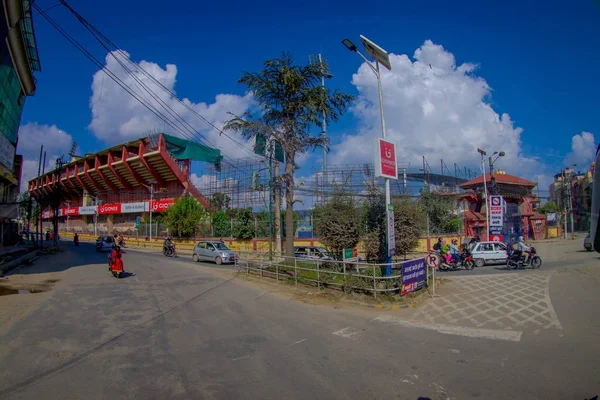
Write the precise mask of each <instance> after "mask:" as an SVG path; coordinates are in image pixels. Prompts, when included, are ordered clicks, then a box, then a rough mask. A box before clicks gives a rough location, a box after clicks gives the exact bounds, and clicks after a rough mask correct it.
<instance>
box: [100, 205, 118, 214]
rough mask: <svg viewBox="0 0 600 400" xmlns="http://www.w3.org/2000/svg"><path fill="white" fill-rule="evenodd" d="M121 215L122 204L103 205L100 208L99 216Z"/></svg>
mask: <svg viewBox="0 0 600 400" xmlns="http://www.w3.org/2000/svg"><path fill="white" fill-rule="evenodd" d="M120 213H121V203H114V204H103V205H101V206H98V214H100V215H103V214H120Z"/></svg>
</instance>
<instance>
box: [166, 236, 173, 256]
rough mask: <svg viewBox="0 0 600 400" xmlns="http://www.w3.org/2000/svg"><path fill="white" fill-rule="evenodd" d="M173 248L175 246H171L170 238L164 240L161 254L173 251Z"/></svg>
mask: <svg viewBox="0 0 600 400" xmlns="http://www.w3.org/2000/svg"><path fill="white" fill-rule="evenodd" d="M174 247H175V245H174V244H173V241H172V240H171V238H170V237H167V238H166V239H165V242H164V243H163V252H164V253H167V252H171V251H173V248H174Z"/></svg>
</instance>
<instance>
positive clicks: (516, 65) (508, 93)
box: [22, 0, 600, 189]
mask: <svg viewBox="0 0 600 400" xmlns="http://www.w3.org/2000/svg"><path fill="white" fill-rule="evenodd" d="M36 3H37V4H38V5H39V6H41V7H42V8H44V9H46V8H48V7H51V6H53V5H54V4H56V2H55V1H54V0H37V1H36ZM69 3H70V4H71V6H72V7H73V8H74V9H76V10H77V11H78V12H79V13H81V14H82V15H83V16H84V17H86V18H87V19H88V20H89V21H90V22H91V23H93V24H94V25H95V26H96V27H97V28H98V29H100V30H101V31H102V32H103V33H104V34H105V35H106V36H108V37H109V38H110V39H112V40H113V41H114V42H115V43H116V44H117V45H118V46H119V47H120V48H121V49H123V50H125V51H127V52H128V53H129V54H130V56H131V59H132V60H134V61H136V62H139V61H141V60H146V61H148V62H151V63H156V64H157V65H158V66H160V67H161V68H162V69H165V68H166V67H165V66H166V64H174V65H176V68H177V74H176V78H175V79H176V83H175V86H174V89H175V90H176V92H177V94H178V95H179V96H180V97H185V98H189V99H190V100H191V101H192V102H193V103H201V102H206V103H208V104H212V103H215V96H217V95H219V94H235V95H238V96H240V98H241V96H243V95H244V87H243V86H242V85H240V84H238V83H237V79H238V78H239V76H240V75H241V72H242V71H246V70H247V71H258V70H260V69H261V67H262V62H263V61H264V60H265V59H269V58H274V57H277V56H278V55H280V54H281V52H282V51H289V52H291V53H292V54H294V56H295V57H296V58H297V60H298V61H299V62H306V61H307V59H308V55H309V54H316V53H319V52H322V53H323V55H324V56H325V57H326V58H327V59H328V60H329V64H330V68H331V69H332V72H333V73H334V75H335V76H334V78H333V79H331V80H329V81H328V86H329V87H333V88H339V89H342V90H345V91H349V92H351V93H353V94H356V95H357V96H358V97H359V99H363V100H364V102H362V103H361V104H362V106H364V107H363V109H362V110H361V109H359V108H360V106H357V109H355V110H353V111H352V112H350V113H348V114H347V115H346V117H345V118H343V120H342V121H341V122H340V123H339V124H337V125H334V126H331V127H330V128H329V132H330V135H331V137H332V143H333V146H334V147H333V148H332V152H336V151H337V154H338V155H337V157H333V154H332V157H333V159H334V160H336V161H340V163H341V162H342V161H347V162H348V163H352V161H353V160H356V157H355V156H356V155H353V154H352V153H348V152H345V150H344V148H343V146H342V142H346V141H347V139H348V137H349V136H352V135H355V134H358V133H360V132H362V133H363V134H364V136H363V137H370V136H369V134H371V133H373V132H376V131H375V128H376V126H377V125H378V123H379V122H378V120H377V118H378V117H373V115H376V114H377V113H375V112H374V111H376V110H378V109H377V107H375V106H377V104H376V103H375V104H373V102H375V101H376V99H375V100H373V98H372V93H373V91H372V90H371V89H372V87H374V86H373V85H374V82H375V81H374V79H372V78H371V77H368V76H367V75H368V74H369V71H368V70H366V69H360V70H359V67H360V66H361V60H360V59H359V58H358V57H357V56H356V55H354V54H352V53H350V52H349V51H348V50H346V49H345V48H344V47H343V46H342V45H341V43H340V41H341V40H342V39H343V38H345V37H348V38H350V39H351V40H353V41H354V42H355V43H357V44H359V43H360V41H359V35H360V34H363V35H365V36H367V37H369V38H370V39H372V40H374V41H375V42H377V43H378V44H380V45H381V46H382V47H383V48H385V49H386V50H387V51H388V52H390V53H395V54H398V55H401V54H406V55H408V57H409V58H410V59H411V60H413V61H414V59H413V55H414V53H415V50H417V49H418V48H420V47H422V46H423V45H424V43H425V41H426V40H431V41H432V42H433V44H434V45H435V46H440V47H431V46H429V47H427V46H426V47H427V48H428V49H429V50H431V51H430V52H429V54H431V52H434V53H435V54H433V55H431V56H430V57H429V56H428V57H425V58H423V59H422V62H425V63H426V64H428V63H431V61H426V60H430V59H434V60H438V59H439V58H437V57H438V55H439V54H444V55H446V56H447V55H448V54H450V55H451V56H453V57H454V60H455V64H456V66H459V65H461V64H463V63H473V64H476V65H477V68H476V69H475V70H473V71H472V72H469V73H466V74H462V73H461V74H460V75H461V76H460V77H457V76H456V75H452V76H450V75H448V74H446V73H445V71H446V70H444V68H446V66H444V65H445V64H444V63H443V62H442V64H440V66H439V68H438V66H437V65H436V64H435V62H434V63H433V64H434V65H433V66H432V68H431V70H432V71H433V72H437V71H441V72H440V75H439V76H438V78H437V81H436V82H437V83H436V84H435V87H436V88H437V89H436V90H438V91H439V92H440V93H444V92H445V89H444V86H443V85H444V83H445V82H446V83H448V84H449V85H455V87H456V80H457V79H467V80H469V82H471V83H475V82H481V80H484V82H485V83H486V85H484V86H487V87H488V90H487V91H486V90H483V92H481V90H480V89H481V87H478V86H477V84H476V85H474V86H473V90H476V91H478V93H477V94H476V95H474V96H475V98H476V100H477V99H478V100H477V101H474V102H473V104H474V106H473V110H475V109H477V108H481V107H480V105H481V104H487V105H489V106H491V108H492V110H493V111H494V112H495V113H497V114H498V115H499V116H501V115H502V114H503V113H508V114H509V115H510V121H511V122H510V124H508V125H510V126H511V127H512V128H514V130H513V129H512V128H511V132H512V133H511V135H512V136H510V137H511V139H510V140H506V139H502V140H500V141H499V142H496V141H494V139H493V136H494V135H495V133H494V132H495V131H494V129H495V128H494V129H491V130H490V129H487V128H485V127H484V128H481V129H483V130H485V134H482V139H481V140H480V141H478V140H475V139H473V131H476V130H477V129H479V128H478V127H480V126H483V125H481V124H480V123H479V122H477V121H478V120H477V118H478V117H477V118H476V117H471V116H470V115H475V114H476V113H475V112H474V113H470V111H469V108H468V107H469V106H468V105H465V107H463V108H461V109H460V112H457V117H456V118H457V119H458V120H459V122H457V124H458V125H457V126H458V128H455V129H454V130H450V131H448V132H447V133H445V136H442V137H439V136H431V141H440V140H441V141H446V140H447V141H448V142H449V143H454V144H452V145H448V146H447V147H444V146H442V147H439V146H438V147H436V148H432V147H431V146H428V145H427V144H426V143H425V144H423V145H420V146H416V145H415V146H414V147H412V148H411V150H410V152H409V151H408V150H407V152H406V154H404V156H405V157H406V158H407V159H408V158H410V159H411V160H413V162H414V160H416V159H417V158H420V157H421V155H423V154H425V155H426V156H427V157H428V160H429V162H430V164H432V165H436V166H437V165H439V158H440V157H441V156H444V158H445V159H448V160H450V162H447V163H448V164H449V165H451V162H459V163H460V164H464V165H469V166H471V167H473V168H476V164H475V163H476V160H477V157H476V155H473V154H472V153H473V148H472V147H473V146H471V145H473V144H475V145H478V146H482V147H483V146H485V145H486V144H487V143H489V144H490V146H496V147H497V146H501V145H502V144H503V143H508V146H509V147H511V148H508V149H505V148H503V149H502V150H504V151H507V152H514V153H515V154H514V158H510V159H509V160H510V162H507V164H508V165H502V168H505V169H507V171H509V172H512V173H519V175H521V176H523V177H525V178H530V179H532V180H539V181H540V182H542V181H543V185H546V184H547V179H548V176H550V175H551V174H552V173H554V172H557V171H558V169H559V168H561V167H562V166H563V165H565V157H567V158H568V161H569V162H571V161H574V160H576V161H574V162H578V163H579V164H583V163H587V162H589V161H591V156H590V152H589V148H590V147H594V145H595V138H592V139H590V137H589V136H587V137H582V140H581V141H580V142H581V143H580V146H575V148H574V149H573V148H572V144H573V143H574V142H573V136H575V135H581V134H582V132H590V133H591V134H596V136H597V135H598V134H599V133H600V132H599V131H600V129H599V128H600V116H599V115H600V113H598V111H597V110H598V93H600V79H598V77H597V71H598V65H599V62H600V24H598V20H599V17H600V4H597V3H594V2H592V1H585V0H579V1H573V2H570V4H567V2H564V1H548V2H544V3H540V2H518V1H508V2H502V3H498V2H485V1H465V2H461V3H460V5H458V4H451V3H450V2H437V1H429V2H420V3H417V2H379V3H378V5H377V6H376V7H374V8H372V9H367V8H366V6H365V4H368V3H364V2H361V3H359V2H355V3H352V2H312V1H309V2H301V3H293V4H283V3H281V2H271V1H264V2H252V3H242V2H237V1H233V2H222V3H221V2H197V1H179V2H177V3H176V4H175V3H170V4H173V6H170V4H169V3H165V2H158V1H141V0H130V1H126V2H124V1H115V0H104V1H102V2H90V1H87V0H71V1H70V2H69ZM282 4H283V5H282ZM48 13H49V15H50V16H51V17H53V18H54V19H55V20H56V21H57V22H58V23H59V24H61V26H63V27H64V28H65V29H66V30H67V31H68V32H70V33H71V34H72V35H73V36H75V37H76V38H77V39H79V40H82V42H83V43H85V44H86V45H87V46H89V48H90V50H92V52H93V53H94V54H95V55H96V56H97V57H98V58H100V59H101V60H104V57H105V56H106V52H105V51H103V49H101V48H100V47H99V46H98V45H97V44H95V42H93V40H92V39H91V38H90V36H89V35H88V34H86V32H85V31H84V30H83V29H82V27H81V25H79V24H78V23H77V22H76V21H75V19H74V18H73V17H72V16H71V15H70V14H69V13H68V12H67V10H65V9H64V8H63V7H62V6H58V7H55V8H52V9H51V10H49V11H48ZM34 23H35V31H36V37H37V42H38V47H39V53H40V58H41V62H42V68H43V71H42V73H40V74H38V75H37V78H38V89H37V93H36V95H35V96H34V97H32V98H29V99H28V100H27V103H26V107H25V112H24V115H23V118H22V125H27V124H28V123H29V124H30V125H29V126H30V127H31V126H32V125H31V124H32V123H36V124H37V125H36V128H37V130H32V132H43V131H44V129H49V128H51V127H52V126H53V125H55V126H56V129H58V130H60V131H61V132H63V133H65V134H66V135H67V136H71V137H73V138H74V139H75V140H76V141H77V143H78V144H79V146H80V149H81V150H80V152H93V151H98V150H101V149H103V148H105V147H106V145H107V144H108V143H116V142H119V141H120V140H119V139H120V136H119V135H117V134H115V135H111V133H110V132H111V129H113V128H114V129H119V127H118V126H115V127H110V126H107V124H110V119H111V118H110V114H108V115H106V116H105V118H104V121H103V124H104V125H103V127H102V129H98V131H102V133H98V132H94V129H90V128H89V125H90V122H91V121H92V112H91V110H90V97H91V96H92V78H93V76H94V74H95V73H96V72H97V70H98V68H97V67H95V66H93V65H92V64H91V63H90V62H89V61H88V60H87V59H85V58H84V57H83V56H82V55H81V54H80V53H78V52H77V50H76V49H75V48H73V47H72V46H71V45H70V44H69V43H68V42H67V41H66V40H65V39H64V38H63V37H62V36H60V35H59V34H58V32H56V31H55V30H54V28H52V27H51V26H50V25H49V24H48V23H47V22H46V21H45V20H43V18H41V16H40V15H39V14H37V13H35V14H34ZM441 46H443V49H442V47H441ZM423 50H424V51H423V53H426V51H425V47H423ZM431 57H433V58H431ZM398 60H399V61H398V63H400V62H401V60H400V58H398ZM440 62H441V61H440ZM409 64H410V63H409ZM398 65H400V64H398ZM363 67H364V66H363ZM409 67H411V68H413V69H414V68H416V63H415V64H414V65H412V66H411V65H409ZM449 68H450V70H453V68H452V67H449ZM393 70H394V71H393V72H395V70H396V67H395V65H394V63H393ZM400 70H402V68H400ZM433 72H432V73H433ZM395 73H396V72H395ZM398 73H399V72H398ZM353 74H356V75H355V77H354V78H353ZM363 74H364V76H363ZM442 75H443V76H444V77H447V78H444V77H440V76H442ZM421 76H423V75H422V72H419V73H418V74H415V76H414V77H412V78H410V79H413V80H414V79H420V78H419V77H421ZM398 77H402V76H401V75H398V76H396V77H393V76H392V75H391V74H390V75H389V76H388V79H390V81H389V82H392V81H391V79H399V78H398ZM165 79H167V78H165ZM353 79H355V80H354V83H353ZM424 79H425V78H424ZM444 79H447V80H444ZM107 80H108V79H107ZM394 82H396V81H394ZM99 84H100V87H101V89H102V92H103V95H102V96H108V95H109V94H108V93H110V95H111V96H115V97H116V96H118V93H117V92H116V91H114V92H110V91H109V90H108V89H105V86H104V85H107V86H106V87H108V85H109V83H104V82H102V81H99ZM389 87H390V89H389V90H387V85H386V79H385V76H384V93H385V94H386V96H388V97H386V99H385V100H384V102H385V103H386V104H387V103H388V102H389V103H390V107H389V109H390V111H389V113H390V114H391V115H392V117H391V119H392V122H391V126H392V127H391V128H390V129H394V121H393V115H394V107H396V106H397V107H401V109H402V110H406V109H407V108H408V107H409V106H410V105H411V104H412V103H407V101H410V100H406V101H403V102H398V104H395V99H396V98H398V97H395V93H394V90H403V91H402V95H403V96H404V95H405V93H406V90H405V89H406V86H402V85H400V86H397V85H396V86H394V88H395V89H391V86H389ZM418 87H422V86H421V85H420V86H418ZM425 87H429V86H428V85H425ZM403 88H404V89H403ZM96 90H98V86H96ZM104 90H107V92H106V93H104ZM427 90H428V89H427ZM481 93H483V94H481ZM398 95H400V92H399V94H398ZM427 96H428V95H427V94H425V95H422V96H421V95H419V99H422V100H419V101H421V102H425V103H431V102H429V100H427V98H428V97H427ZM478 96H479V97H480V98H479V97H478ZM122 97H123V99H126V98H127V94H125V93H123V94H122ZM460 97H462V95H461V96H460ZM465 97H467V96H466V95H465ZM113 100H114V99H107V98H105V97H100V100H99V101H100V102H106V101H113ZM234 100H235V101H238V103H236V104H237V105H236V106H232V108H233V109H234V110H235V111H236V112H239V111H243V109H244V107H243V106H244V105H245V104H246V103H244V102H243V101H242V100H239V99H238V98H236V99H234ZM122 101H126V100H122ZM232 101H233V100H232ZM455 102H456V99H450V103H455ZM226 104H228V103H226ZM432 104H433V109H434V110H435V111H434V112H433V117H431V116H430V115H432V114H428V113H425V115H424V116H423V118H421V119H418V120H415V121H414V123H413V124H411V126H412V128H408V127H407V126H406V125H405V121H398V125H397V132H398V136H397V137H398V141H401V142H402V143H397V144H398V145H400V146H402V145H404V144H407V143H409V142H412V140H413V137H415V135H419V132H420V131H419V129H420V128H419V127H422V129H429V130H431V129H433V130H435V128H434V127H436V126H440V127H442V129H445V128H444V126H445V125H443V123H442V122H436V123H435V124H432V123H431V121H430V120H427V121H426V120H425V119H427V118H430V119H431V118H437V117H439V115H440V113H443V112H444V111H443V110H449V109H447V108H446V106H445V105H444V104H441V103H440V104H438V103H436V102H435V101H433V102H432ZM223 107H226V106H221V107H220V109H221V111H223V110H222V109H223ZM424 107H425V106H424ZM215 108H217V107H215ZM386 109H387V107H386ZM105 111H106V112H108V113H110V112H114V111H111V110H110V108H106V109H105ZM207 112H208V111H207ZM447 112H450V113H454V111H447ZM215 113H217V111H215ZM217 114H218V113H217ZM490 115H491V114H490ZM214 118H215V119H214V121H215V122H219V121H221V120H222V119H223V116H222V115H215V116H214ZM481 118H482V119H486V118H489V115H482V116H481ZM386 120H387V118H386ZM404 120H410V115H408V116H407V115H404ZM466 120H468V121H469V122H468V125H469V126H468V127H467V128H464V129H463V128H461V127H460V124H461V123H462V122H460V121H466ZM115 123H117V122H115ZM46 125H47V127H46ZM505 125H507V124H505ZM152 128H155V127H148V128H147V129H152ZM413 128H414V130H410V129H413ZM465 131H469V132H471V133H470V134H469V135H467V134H465V136H464V137H463V133H464V132H465ZM432 135H434V133H432ZM485 135H489V136H485ZM39 136H40V141H41V142H43V140H44V138H43V137H46V138H49V137H52V136H51V135H43V134H41V135H39ZM98 137H100V139H99V138H98ZM27 138H28V139H31V140H28V146H26V148H23V149H22V151H23V153H25V157H26V159H28V158H32V156H31V155H32V154H33V152H32V151H31V149H32V148H33V145H32V143H33V142H32V141H35V137H34V136H32V135H31V134H30V135H29V136H27ZM62 138H63V139H64V138H65V136H64V135H63V137H62ZM513 139H514V141H511V140H513ZM575 141H577V139H576V140H575ZM41 142H40V143H41ZM58 142H60V141H58ZM58 142H56V141H55V147H56V143H58ZM475 142H477V143H475ZM591 142H594V144H593V145H591V146H590V143H591ZM221 143H222V144H224V142H221ZM36 145H37V148H38V149H39V143H36ZM336 145H340V146H339V149H337V150H336V148H335V146H336ZM48 146H49V147H50V148H51V147H52V144H51V143H49V144H48ZM409 147H410V146H409ZM514 147H517V148H514ZM440 149H441V150H440ZM444 149H446V150H447V151H446V150H444ZM52 150H53V151H54V152H55V153H56V154H57V155H58V154H60V152H61V150H60V149H58V148H55V149H52ZM62 152H63V153H67V152H68V146H66V148H65V149H64V151H62ZM419 152H421V153H423V154H416V153H419ZM462 152H465V153H468V154H466V155H463V154H461V153H462ZM413 153H415V154H413ZM569 153H572V154H569ZM580 153H581V154H580ZM369 154H370V153H369ZM440 154H441V155H440ZM401 155H403V154H402V153H401ZM359 158H360V157H359ZM399 161H402V160H399ZM318 162H319V157H318V156H313V157H311V158H309V159H306V160H305V161H304V163H305V165H304V166H303V168H302V169H301V171H300V175H303V176H309V175H310V173H311V168H310V164H314V163H318ZM433 168H434V169H435V168H438V167H433ZM511 168H512V169H511ZM542 170H543V171H542ZM542 175H544V176H542ZM546 188H547V187H542V189H546Z"/></svg>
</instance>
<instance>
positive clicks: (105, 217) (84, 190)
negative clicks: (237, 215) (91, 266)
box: [28, 133, 222, 237]
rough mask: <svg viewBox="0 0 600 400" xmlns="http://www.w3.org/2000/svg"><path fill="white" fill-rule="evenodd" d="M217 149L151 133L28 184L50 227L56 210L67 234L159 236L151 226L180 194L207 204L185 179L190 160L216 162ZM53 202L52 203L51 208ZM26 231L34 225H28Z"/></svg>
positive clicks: (82, 159) (63, 166)
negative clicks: (152, 221) (152, 216)
mask: <svg viewBox="0 0 600 400" xmlns="http://www.w3.org/2000/svg"><path fill="white" fill-rule="evenodd" d="M221 159H222V156H221V152H220V151H219V150H216V149H212V148H209V147H206V146H203V145H200V144H198V143H194V142H189V141H186V140H183V139H180V138H177V137H173V136H169V135H165V134H162V133H161V134H156V135H152V136H150V137H145V138H140V139H137V140H134V141H131V142H128V143H124V144H120V145H117V146H113V147H111V148H108V149H106V150H102V151H100V152H98V153H95V154H87V155H86V156H85V157H73V159H72V160H71V161H70V162H69V163H66V164H64V165H62V166H60V167H59V168H57V169H55V170H53V171H49V172H48V173H46V174H44V175H43V176H40V177H37V178H36V179H33V180H31V181H30V182H29V185H28V190H29V193H30V194H31V196H32V197H33V198H35V199H36V200H37V201H38V202H39V203H40V204H41V205H42V207H43V208H44V210H43V212H42V219H43V220H45V224H44V225H45V227H47V228H50V227H51V220H52V219H53V217H54V213H55V212H56V213H58V214H57V215H58V217H59V222H60V223H61V226H62V228H63V229H66V230H68V231H71V232H81V233H84V232H85V233H94V234H97V235H100V234H126V235H136V234H138V235H140V236H150V232H152V236H153V237H156V236H160V235H164V234H165V232H161V231H157V230H156V229H157V227H156V226H154V225H150V224H149V223H150V212H151V211H152V214H153V215H154V218H155V220H154V222H156V217H157V216H159V215H160V213H161V212H163V211H164V210H166V209H167V208H169V207H170V206H171V205H172V204H174V202H175V200H176V199H178V198H180V197H183V196H187V195H189V196H192V197H193V198H195V199H196V200H197V201H198V202H199V203H200V204H202V205H203V206H204V207H206V208H209V202H208V201H207V200H206V199H205V198H204V196H203V195H202V194H201V193H200V192H199V191H198V189H197V188H196V187H195V186H194V185H193V183H192V182H191V181H190V166H191V162H192V161H202V162H209V163H211V164H217V163H220V162H221ZM52 205H53V206H52ZM31 229H34V228H33V227H32V228H31Z"/></svg>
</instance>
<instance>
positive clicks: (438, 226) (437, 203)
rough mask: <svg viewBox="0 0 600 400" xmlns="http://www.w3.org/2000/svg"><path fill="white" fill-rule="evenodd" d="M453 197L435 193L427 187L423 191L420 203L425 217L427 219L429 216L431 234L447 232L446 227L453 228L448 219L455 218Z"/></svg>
mask: <svg viewBox="0 0 600 400" xmlns="http://www.w3.org/2000/svg"><path fill="white" fill-rule="evenodd" d="M453 201H454V200H453V198H452V197H448V196H443V195H439V194H435V193H432V192H430V191H429V189H428V188H425V189H423V190H422V191H421V196H420V197H419V204H420V205H421V209H422V210H423V214H424V216H423V218H424V219H425V221H426V218H427V216H429V232H430V233H431V234H439V233H446V229H449V228H452V226H453V225H450V226H449V225H448V220H450V219H452V218H454V216H453V215H452V206H453Z"/></svg>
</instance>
